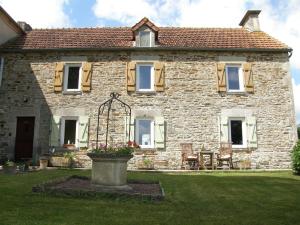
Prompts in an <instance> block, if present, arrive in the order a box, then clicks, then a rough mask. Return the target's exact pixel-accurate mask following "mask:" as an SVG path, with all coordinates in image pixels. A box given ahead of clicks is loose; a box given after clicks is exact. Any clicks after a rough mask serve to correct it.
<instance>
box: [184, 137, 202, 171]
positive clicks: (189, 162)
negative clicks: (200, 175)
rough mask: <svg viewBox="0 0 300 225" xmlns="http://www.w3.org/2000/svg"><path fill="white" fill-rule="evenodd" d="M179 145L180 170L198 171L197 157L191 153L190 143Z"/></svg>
mask: <svg viewBox="0 0 300 225" xmlns="http://www.w3.org/2000/svg"><path fill="white" fill-rule="evenodd" d="M180 145H181V157H182V162H181V168H182V169H197V170H198V169H199V155H198V154H195V153H194V152H193V144H192V143H184V144H180Z"/></svg>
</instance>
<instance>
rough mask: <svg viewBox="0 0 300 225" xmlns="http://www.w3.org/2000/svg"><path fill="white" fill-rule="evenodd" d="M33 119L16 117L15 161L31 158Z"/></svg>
mask: <svg viewBox="0 0 300 225" xmlns="http://www.w3.org/2000/svg"><path fill="white" fill-rule="evenodd" d="M34 121H35V118H34V117H17V131H16V143H15V160H20V159H29V158H32V152H33V137H34Z"/></svg>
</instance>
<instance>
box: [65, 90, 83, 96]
mask: <svg viewBox="0 0 300 225" xmlns="http://www.w3.org/2000/svg"><path fill="white" fill-rule="evenodd" d="M62 93H63V95H82V91H63V92H62Z"/></svg>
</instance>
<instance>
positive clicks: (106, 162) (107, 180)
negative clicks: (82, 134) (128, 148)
mask: <svg viewBox="0 0 300 225" xmlns="http://www.w3.org/2000/svg"><path fill="white" fill-rule="evenodd" d="M87 155H88V156H89V157H90V158H91V159H92V183H93V184H95V185H103V186H124V185H126V184H127V162H128V161H129V160H130V159H131V158H132V157H133V156H132V155H129V156H128V155H126V156H116V155H112V154H97V153H88V154H87Z"/></svg>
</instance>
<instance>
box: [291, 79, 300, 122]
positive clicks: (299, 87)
mask: <svg viewBox="0 0 300 225" xmlns="http://www.w3.org/2000/svg"><path fill="white" fill-rule="evenodd" d="M293 90H294V100H295V110H296V116H297V124H300V84H296V83H295V81H294V79H293Z"/></svg>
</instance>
